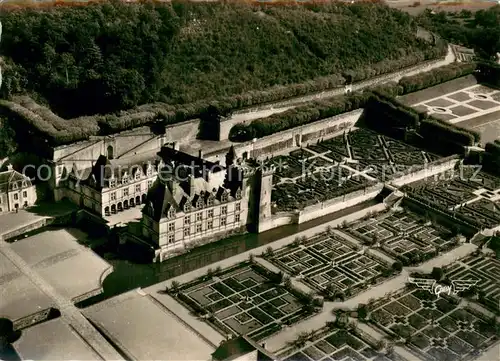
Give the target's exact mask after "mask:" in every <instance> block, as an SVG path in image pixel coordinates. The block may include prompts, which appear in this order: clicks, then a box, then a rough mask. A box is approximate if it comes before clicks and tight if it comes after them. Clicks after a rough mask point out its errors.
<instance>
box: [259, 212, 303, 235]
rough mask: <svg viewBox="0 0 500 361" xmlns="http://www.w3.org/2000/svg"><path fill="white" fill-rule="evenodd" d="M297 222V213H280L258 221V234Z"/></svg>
mask: <svg viewBox="0 0 500 361" xmlns="http://www.w3.org/2000/svg"><path fill="white" fill-rule="evenodd" d="M296 223H299V221H298V212H292V213H289V212H280V213H277V214H275V215H273V216H271V218H268V219H265V220H260V221H259V233H261V232H265V231H268V230H270V229H273V228H278V227H282V226H286V225H288V224H296Z"/></svg>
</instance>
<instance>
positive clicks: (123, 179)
mask: <svg viewBox="0 0 500 361" xmlns="http://www.w3.org/2000/svg"><path fill="white" fill-rule="evenodd" d="M127 182H128V177H127V176H124V177H123V178H122V184H125V183H127Z"/></svg>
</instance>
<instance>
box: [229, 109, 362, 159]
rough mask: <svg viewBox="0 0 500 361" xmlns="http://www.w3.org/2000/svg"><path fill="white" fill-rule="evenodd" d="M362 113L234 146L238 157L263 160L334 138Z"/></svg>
mask: <svg viewBox="0 0 500 361" xmlns="http://www.w3.org/2000/svg"><path fill="white" fill-rule="evenodd" d="M362 113H363V109H356V110H353V111H351V112H347V113H343V114H339V115H336V116H334V117H330V118H326V119H323V120H319V121H317V122H314V123H311V124H307V125H303V126H300V127H296V128H292V129H288V130H284V131H282V132H279V133H276V134H272V135H269V136H267V137H264V138H260V139H257V140H256V141H255V142H254V141H250V142H245V143H242V144H239V145H236V146H235V151H236V154H237V155H238V157H244V156H246V157H247V158H255V159H265V158H267V157H272V156H274V155H276V154H277V153H280V152H283V151H291V150H293V149H296V148H300V147H301V146H306V145H308V144H311V143H314V142H317V141H318V140H326V139H330V138H334V137H336V136H338V135H340V134H342V133H343V132H344V131H346V130H348V129H350V128H352V127H353V126H354V124H356V122H357V121H358V119H359V118H360V117H361V114H362Z"/></svg>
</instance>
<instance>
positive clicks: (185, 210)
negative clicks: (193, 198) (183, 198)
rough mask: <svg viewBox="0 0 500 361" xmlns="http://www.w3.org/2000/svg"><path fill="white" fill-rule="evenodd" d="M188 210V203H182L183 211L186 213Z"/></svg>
mask: <svg viewBox="0 0 500 361" xmlns="http://www.w3.org/2000/svg"><path fill="white" fill-rule="evenodd" d="M190 210H191V208H190V207H189V204H188V203H186V204H185V205H184V212H186V213H187V212H189V211H190Z"/></svg>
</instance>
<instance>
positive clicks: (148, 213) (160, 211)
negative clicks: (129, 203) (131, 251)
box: [140, 147, 272, 261]
mask: <svg viewBox="0 0 500 361" xmlns="http://www.w3.org/2000/svg"><path fill="white" fill-rule="evenodd" d="M159 154H160V156H161V157H162V162H163V164H164V165H165V166H164V168H163V169H162V170H160V175H161V176H159V177H158V178H157V180H156V182H155V183H154V185H153V187H151V189H150V190H149V192H148V195H147V198H146V205H145V207H144V209H143V218H142V226H141V235H140V236H141V237H142V238H143V239H144V240H146V242H148V243H149V244H151V245H153V246H154V248H155V249H156V250H157V251H156V258H157V259H158V260H160V261H162V260H164V259H166V258H168V257H171V256H173V255H175V254H178V253H182V252H184V251H185V250H186V249H189V248H191V247H192V246H194V245H198V244H200V243H206V242H207V241H214V240H218V239H220V238H224V236H225V235H227V234H230V233H236V232H241V231H244V230H245V229H246V228H247V226H249V225H250V224H254V223H255V222H258V220H259V218H257V219H255V217H253V216H252V215H253V214H255V213H259V214H262V216H263V217H265V216H266V214H267V215H269V216H270V213H271V210H270V193H271V186H272V178H271V177H272V175H266V177H260V176H259V175H258V174H257V173H256V172H253V171H248V170H244V169H243V167H242V166H240V165H236V164H234V162H235V160H236V159H235V154H234V148H231V150H230V152H229V153H228V155H227V156H226V165H227V166H226V167H222V166H220V165H219V164H217V163H211V162H208V161H205V160H203V159H202V158H199V157H194V156H190V155H188V154H185V153H182V152H179V151H176V150H172V149H170V148H167V147H164V148H163V149H162V151H161V152H160V153H159ZM256 177H257V178H258V179H259V180H260V182H256V181H255V180H256V179H257V178H256ZM262 182H263V183H264V186H261V184H262ZM255 191H257V192H258V193H259V194H258V195H256V194H255ZM251 197H255V198H256V199H258V200H259V202H257V203H255V202H252V201H251V199H250V198H251ZM262 201H263V202H265V205H263V206H260V204H261V203H262ZM251 207H259V208H258V209H257V210H255V209H251Z"/></svg>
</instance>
